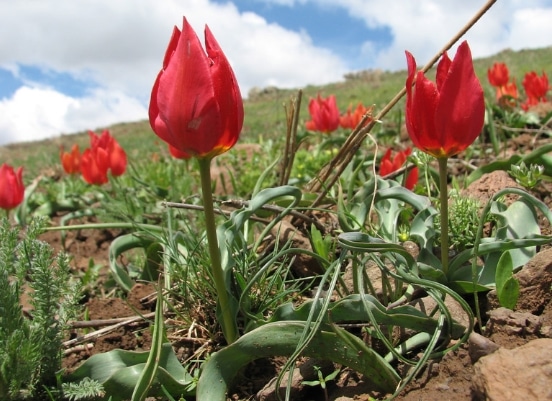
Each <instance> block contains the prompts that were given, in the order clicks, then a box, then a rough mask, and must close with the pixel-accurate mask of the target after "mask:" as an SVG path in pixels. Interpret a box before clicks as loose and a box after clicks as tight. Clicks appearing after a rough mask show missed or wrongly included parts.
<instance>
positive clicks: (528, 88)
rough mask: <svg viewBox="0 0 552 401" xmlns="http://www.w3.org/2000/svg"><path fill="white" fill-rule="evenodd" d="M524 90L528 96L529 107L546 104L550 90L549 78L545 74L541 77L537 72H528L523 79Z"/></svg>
mask: <svg viewBox="0 0 552 401" xmlns="http://www.w3.org/2000/svg"><path fill="white" fill-rule="evenodd" d="M523 88H524V89H525V94H526V95H527V102H526V104H527V105H529V106H533V105H535V104H538V103H540V102H546V93H547V92H548V89H549V84H548V76H547V75H546V73H545V72H543V73H542V76H540V77H539V76H538V75H537V73H536V72H535V71H531V72H528V73H527V74H525V77H524V78H523Z"/></svg>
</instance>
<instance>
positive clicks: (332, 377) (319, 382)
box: [303, 366, 341, 401]
mask: <svg viewBox="0 0 552 401" xmlns="http://www.w3.org/2000/svg"><path fill="white" fill-rule="evenodd" d="M314 370H315V371H316V374H317V375H318V380H305V381H304V382H303V384H304V385H305V386H313V387H314V386H320V387H322V390H324V399H325V400H326V401H327V400H328V388H327V386H326V383H328V382H329V381H332V380H335V378H336V377H337V375H338V374H339V372H341V369H336V370H334V371H333V372H332V373H330V374H329V375H327V376H324V372H322V369H320V367H319V366H314Z"/></svg>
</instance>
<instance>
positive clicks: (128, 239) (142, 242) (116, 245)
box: [109, 232, 162, 292]
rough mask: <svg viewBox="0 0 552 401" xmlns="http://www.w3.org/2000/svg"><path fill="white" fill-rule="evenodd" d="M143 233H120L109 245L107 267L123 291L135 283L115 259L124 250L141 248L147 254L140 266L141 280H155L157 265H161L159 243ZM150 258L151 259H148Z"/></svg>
mask: <svg viewBox="0 0 552 401" xmlns="http://www.w3.org/2000/svg"><path fill="white" fill-rule="evenodd" d="M141 234H144V233H141V232H136V233H131V234H125V235H121V236H120V237H117V238H115V239H114V240H113V241H112V242H111V245H110V246H109V268H110V269H111V274H112V275H113V278H114V279H115V281H116V282H117V284H119V285H120V286H121V288H122V289H123V290H125V291H127V292H128V291H130V290H131V289H132V287H133V286H134V284H135V281H134V279H133V278H132V277H131V275H130V274H129V272H128V271H127V269H126V268H125V267H123V266H121V265H120V264H119V263H118V262H117V260H118V258H119V256H121V255H122V254H123V253H124V252H126V251H128V250H131V249H135V248H143V249H144V251H145V252H146V254H147V256H148V257H147V258H146V262H145V266H143V267H142V270H141V272H140V278H141V279H143V280H150V281H151V280H152V278H153V280H155V279H156V278H155V277H156V276H157V275H158V274H159V266H160V265H161V263H162V262H161V253H160V250H161V248H160V247H161V245H160V244H158V243H155V242H154V241H153V240H151V239H148V238H146V237H145V235H141ZM150 258H151V259H150Z"/></svg>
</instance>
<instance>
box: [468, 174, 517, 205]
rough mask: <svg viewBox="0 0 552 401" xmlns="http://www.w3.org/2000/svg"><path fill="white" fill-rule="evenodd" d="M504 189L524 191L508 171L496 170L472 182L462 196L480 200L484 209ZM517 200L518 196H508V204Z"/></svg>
mask: <svg viewBox="0 0 552 401" xmlns="http://www.w3.org/2000/svg"><path fill="white" fill-rule="evenodd" d="M504 188H519V189H523V187H522V186H521V185H519V184H518V183H517V182H516V181H515V180H514V179H513V178H512V177H510V175H509V174H508V173H507V172H506V171H504V170H496V171H493V172H491V173H488V174H483V175H482V176H481V178H479V179H478V180H476V181H474V182H472V183H471V184H470V185H469V186H468V187H467V188H466V189H464V190H462V195H463V196H467V197H469V198H472V199H476V200H478V201H479V203H480V204H481V207H484V206H485V205H486V204H487V202H488V201H489V200H490V199H491V198H492V197H493V196H494V195H495V194H496V193H497V192H498V191H500V190H501V189H504ZM517 199H518V196H517V195H507V196H506V204H508V205H509V204H511V203H512V202H514V201H515V200H517Z"/></svg>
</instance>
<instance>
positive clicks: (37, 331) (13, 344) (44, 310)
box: [0, 218, 80, 400]
mask: <svg viewBox="0 0 552 401" xmlns="http://www.w3.org/2000/svg"><path fill="white" fill-rule="evenodd" d="M44 222H45V221H44V220H43V219H38V218H37V219H33V220H32V222H31V224H30V225H29V226H28V227H27V230H26V232H25V233H24V235H20V232H19V227H13V228H12V227H11V226H10V224H9V222H8V220H7V219H3V220H2V221H1V222H0V399H2V400H14V399H33V400H34V399H40V395H41V392H42V391H44V389H45V388H52V387H54V386H55V384H56V376H55V375H56V372H57V371H59V370H60V368H61V357H62V353H61V352H62V344H61V343H62V339H63V336H62V334H63V331H64V329H66V328H67V324H68V321H69V319H72V318H74V316H76V310H77V307H76V305H77V304H78V300H79V293H80V290H79V288H78V284H77V283H75V282H74V281H72V280H71V275H70V269H69V259H68V258H67V256H66V255H64V254H58V255H54V252H53V249H52V248H51V246H50V245H49V244H47V243H45V242H43V241H40V240H39V239H38V235H39V234H40V232H41V230H42V227H43V226H44ZM23 293H25V294H27V295H28V296H29V297H30V304H31V308H30V310H29V311H28V314H29V315H30V317H31V318H30V319H29V318H27V317H26V316H25V315H24V313H23V307H22V306H21V302H20V300H21V297H22V294H23Z"/></svg>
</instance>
